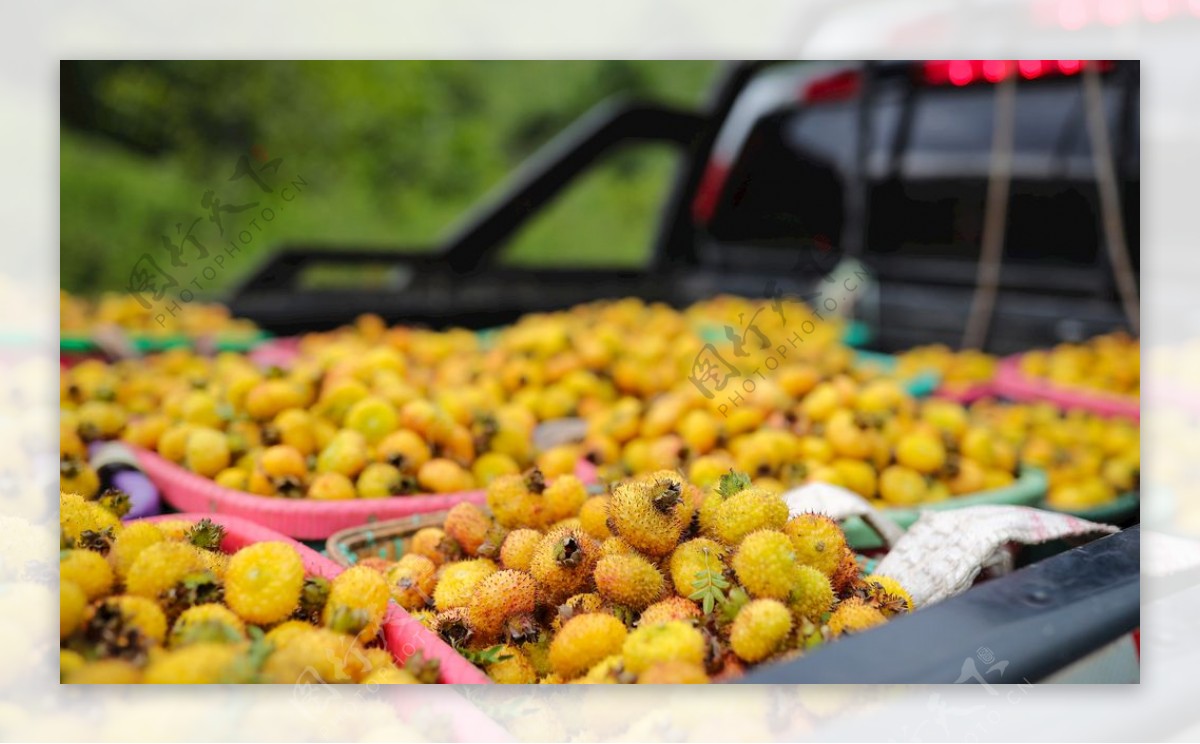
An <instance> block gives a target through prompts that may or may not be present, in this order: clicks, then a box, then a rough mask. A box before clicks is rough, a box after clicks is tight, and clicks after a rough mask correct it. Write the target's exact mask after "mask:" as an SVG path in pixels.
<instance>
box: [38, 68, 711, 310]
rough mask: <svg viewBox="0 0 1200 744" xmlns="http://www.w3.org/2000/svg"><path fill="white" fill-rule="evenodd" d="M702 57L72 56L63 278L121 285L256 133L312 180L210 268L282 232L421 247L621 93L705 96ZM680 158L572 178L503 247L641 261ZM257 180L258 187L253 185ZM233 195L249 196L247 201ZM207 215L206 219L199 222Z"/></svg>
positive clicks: (227, 278) (224, 281)
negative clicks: (245, 245) (255, 235)
mask: <svg viewBox="0 0 1200 744" xmlns="http://www.w3.org/2000/svg"><path fill="white" fill-rule="evenodd" d="M715 72H716V65H715V64H714V63H708V62H642V61H619V62H586V61H583V62H574V61H573V62H457V61H437V62H424V61H414V62H219V61H212V62H150V63H142V62H76V63H64V67H63V71H62V73H63V74H62V88H63V89H62V131H61V144H60V156H61V165H60V167H61V283H62V287H63V288H64V289H68V290H70V291H72V292H76V293H80V294H86V295H91V294H95V293H97V292H99V291H102V290H108V289H121V288H122V287H124V286H125V285H126V283H127V281H128V277H129V272H130V269H131V268H132V266H133V264H134V262H136V261H137V259H138V257H139V256H141V255H142V254H143V253H146V252H150V253H151V254H152V255H154V256H155V257H156V258H158V259H159V260H160V262H161V261H166V260H167V254H166V252H165V251H163V250H162V247H161V242H162V239H161V237H160V236H162V235H164V234H166V235H171V234H172V233H173V231H174V229H175V225H176V224H177V223H179V222H183V223H184V224H185V225H186V224H188V223H190V222H191V221H192V220H194V219H195V218H196V217H201V216H205V215H206V214H207V211H206V210H205V209H204V208H203V207H201V206H200V199H201V195H202V194H203V193H204V192H205V191H206V190H208V189H213V190H214V191H215V192H216V193H217V194H218V195H219V196H222V198H223V200H224V201H225V202H226V203H235V202H238V201H239V199H238V198H237V197H238V196H239V195H240V196H250V192H246V191H241V192H238V191H237V189H240V188H241V187H242V186H244V185H246V184H248V182H247V181H243V182H240V183H239V184H232V185H231V184H229V183H228V182H227V179H228V178H229V174H230V173H231V172H232V171H233V167H234V164H235V163H236V161H237V158H238V156H239V155H241V154H244V153H246V152H248V151H249V149H250V148H251V147H252V146H253V145H256V144H257V145H259V146H261V147H263V148H265V149H266V150H267V151H268V152H269V154H270V157H272V158H274V157H281V158H283V160H284V163H283V165H282V166H281V168H280V171H279V173H280V177H281V178H282V177H284V176H285V175H294V174H300V175H301V176H303V178H304V179H305V180H306V181H307V182H308V183H309V186H308V187H307V188H306V189H305V191H304V196H303V199H302V204H301V199H299V198H298V199H297V205H298V206H297V209H296V210H294V211H293V210H289V211H288V213H287V214H286V215H280V216H279V217H278V218H277V219H275V220H274V221H273V222H272V223H271V224H270V225H268V226H266V227H265V228H264V232H263V233H262V237H261V239H258V240H256V241H255V242H254V245H253V246H252V247H251V250H253V251H254V252H256V253H257V255H250V256H246V257H242V258H239V260H238V262H237V263H236V265H235V266H232V267H231V269H230V270H229V271H226V272H225V273H224V274H222V275H221V276H220V277H219V279H218V280H217V282H218V284H219V285H220V286H219V287H218V288H224V287H228V286H229V284H230V283H231V282H233V281H235V280H236V279H237V277H238V276H239V275H240V274H242V273H244V272H245V271H247V270H249V269H250V268H251V267H252V266H253V265H254V264H255V263H256V262H257V261H258V260H260V259H261V258H262V255H261V254H262V253H263V252H265V251H269V250H270V249H271V248H273V247H277V246H279V245H280V244H282V243H287V242H306V243H322V244H330V245H331V246H333V245H343V246H346V245H350V246H386V247H396V248H398V249H414V248H416V249H419V248H423V247H426V246H431V245H434V244H435V241H436V239H437V238H438V236H439V235H441V234H443V233H444V232H445V231H446V230H447V229H448V228H450V227H451V226H452V225H453V223H454V221H455V220H456V219H457V218H458V217H460V216H461V215H462V214H463V213H464V211H465V210H466V209H467V208H468V207H469V206H470V205H471V204H473V203H474V202H476V201H477V200H478V199H479V198H481V197H482V196H483V195H484V194H485V193H486V192H487V191H488V189H490V188H492V187H494V186H496V185H497V184H499V183H500V182H501V181H502V180H503V179H504V177H505V176H506V175H507V174H509V173H511V171H512V170H513V169H514V168H515V167H516V166H517V165H518V164H519V163H520V162H521V161H522V160H523V159H524V158H525V157H526V156H528V155H529V154H530V153H531V152H533V151H534V150H536V149H537V148H538V147H539V146H540V145H542V144H544V143H545V142H546V141H547V140H549V139H550V138H551V137H553V136H554V135H555V134H556V133H558V132H559V131H561V130H562V129H563V128H564V127H565V126H567V125H568V124H569V123H570V122H571V121H573V120H574V119H575V118H576V117H578V116H579V115H580V114H582V113H583V112H585V111H586V110H588V109H589V108H591V107H592V106H594V105H595V104H597V103H599V102H600V101H601V100H603V99H605V98H607V97H609V96H611V95H614V94H626V95H629V96H633V97H641V98H646V99H652V100H661V101H666V102H670V103H674V104H679V105H696V104H699V103H700V102H701V101H702V100H703V98H704V95H705V93H706V91H707V89H708V87H709V85H710V84H711V81H712V78H713V75H714V73H715ZM675 162H676V161H675V158H674V156H673V155H672V154H671V153H669V152H668V151H666V150H664V149H658V148H653V147H642V148H637V149H633V150H630V151H629V152H627V153H625V154H623V155H621V156H619V157H617V158H615V159H613V160H612V161H610V162H609V163H607V164H606V165H605V166H603V167H601V168H599V169H597V170H595V171H593V172H592V173H591V174H590V175H588V176H587V177H585V178H584V179H583V180H581V181H580V182H579V183H577V184H576V186H575V187H574V188H572V189H571V190H569V191H568V192H567V193H566V194H565V195H564V196H563V197H562V198H561V199H560V200H559V201H558V202H556V203H555V205H554V206H553V207H552V208H551V209H550V210H549V212H548V213H547V214H545V215H543V216H542V217H540V218H538V219H537V220H535V221H533V222H532V223H530V224H529V225H528V227H527V229H525V230H523V231H522V232H521V233H520V234H519V235H518V236H517V238H516V239H515V240H514V241H513V243H512V244H511V245H510V246H508V247H507V248H506V249H505V254H504V257H505V260H506V261H511V262H514V263H524V264H536V263H543V264H576V265H579V264H597V265H601V264H606V265H613V264H622V265H634V264H637V263H639V262H641V261H642V260H644V258H645V257H646V250H647V248H648V243H649V236H650V230H651V229H652V227H653V220H654V218H655V216H656V210H657V207H658V205H659V204H660V203H661V200H662V199H663V198H664V196H665V189H666V181H667V179H668V178H669V176H670V174H671V173H672V171H673V167H674V164H675ZM250 188H253V187H252V186H251V187H250ZM242 201H245V199H243V200H242ZM202 224H204V225H207V224H208V223H207V220H205V222H204V223H202Z"/></svg>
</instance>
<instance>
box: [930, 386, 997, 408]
mask: <svg viewBox="0 0 1200 744" xmlns="http://www.w3.org/2000/svg"><path fill="white" fill-rule="evenodd" d="M995 394H996V393H995V391H994V390H993V388H992V381H991V380H988V381H987V382H977V383H973V384H970V385H965V386H960V385H946V383H944V382H943V383H942V384H941V385H939V386H938V389H937V390H934V391H933V397H935V398H941V399H942V400H951V401H954V402H955V403H962V404H964V405H965V404H967V403H974V402H975V401H977V400H979V399H980V398H986V397H988V396H990V395H995Z"/></svg>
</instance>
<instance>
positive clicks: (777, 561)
mask: <svg viewBox="0 0 1200 744" xmlns="http://www.w3.org/2000/svg"><path fill="white" fill-rule="evenodd" d="M730 563H731V565H732V566H733V570H734V572H735V573H736V574H737V577H738V581H739V582H740V583H741V585H742V586H744V587H745V588H746V591H747V592H749V593H750V596H752V597H760V598H765V599H780V600H784V599H787V597H788V595H789V594H791V592H792V589H793V587H795V585H796V578H797V569H798V568H799V566H798V565H797V564H796V557H795V550H794V548H793V547H792V541H791V540H790V539H789V538H788V536H787V535H785V534H783V533H782V532H779V531H777V530H759V531H758V532H754V533H751V534H750V535H747V536H746V539H745V540H743V541H742V544H741V545H740V546H738V549H737V552H736V553H734V555H733V560H732V561H730Z"/></svg>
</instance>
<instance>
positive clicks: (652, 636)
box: [621, 620, 708, 674]
mask: <svg viewBox="0 0 1200 744" xmlns="http://www.w3.org/2000/svg"><path fill="white" fill-rule="evenodd" d="M707 647H708V644H707V643H705V641H704V635H703V634H702V633H701V632H700V631H699V630H697V629H696V628H694V627H692V625H691V623H688V622H686V621H684V620H672V621H671V622H667V623H663V624H661V625H650V626H646V627H644V628H636V629H635V630H634V631H633V632H632V633H630V634H629V636H628V637H627V638H626V639H625V643H624V644H623V645H622V646H621V655H622V656H623V657H624V658H625V669H626V670H627V671H629V672H630V673H631V674H641V673H642V672H644V671H646V670H647V669H649V668H650V667H651V666H653V665H655V664H657V663H659V662H664V661H682V662H686V663H691V664H698V665H702V664H704V656H705V651H706V649H707Z"/></svg>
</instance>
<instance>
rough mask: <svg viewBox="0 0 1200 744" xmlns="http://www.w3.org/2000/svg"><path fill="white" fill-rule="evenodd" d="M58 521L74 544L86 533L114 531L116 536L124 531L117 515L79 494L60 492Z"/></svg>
mask: <svg viewBox="0 0 1200 744" xmlns="http://www.w3.org/2000/svg"><path fill="white" fill-rule="evenodd" d="M58 519H59V525H60V526H61V527H62V531H63V534H65V535H66V536H67V538H68V539H69V540H71V541H72V542H79V539H80V537H81V536H82V535H83V533H84V532H95V533H100V532H103V531H104V530H112V532H113V534H114V535H116V534H117V533H119V532H121V531H122V530H121V520H120V519H118V518H117V516H116V515H115V514H113V513H112V512H110V511H109V510H108V509H105V508H104V507H103V506H100V504H98V503H97V502H95V501H88V500H86V499H84V498H83V497H82V496H80V495H79V494H77V493H61V492H60V495H59V517H58Z"/></svg>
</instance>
